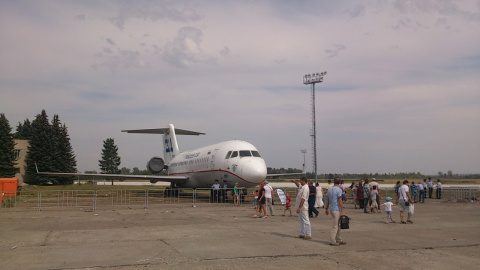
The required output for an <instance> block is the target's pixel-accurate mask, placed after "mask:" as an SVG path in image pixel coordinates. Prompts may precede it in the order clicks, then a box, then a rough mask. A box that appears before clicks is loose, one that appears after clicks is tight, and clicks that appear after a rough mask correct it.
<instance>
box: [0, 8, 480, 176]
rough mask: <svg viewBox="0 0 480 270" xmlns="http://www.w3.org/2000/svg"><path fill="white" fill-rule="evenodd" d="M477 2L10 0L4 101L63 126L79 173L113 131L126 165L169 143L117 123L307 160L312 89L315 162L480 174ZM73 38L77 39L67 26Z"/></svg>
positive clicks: (1, 75)
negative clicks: (316, 75) (313, 79)
mask: <svg viewBox="0 0 480 270" xmlns="http://www.w3.org/2000/svg"><path fill="white" fill-rule="evenodd" d="M479 14H480V6H479V5H478V3H475V2H467V1H463V2H451V1H395V2H383V1H380V2H379V1H365V2H362V3H361V4H359V3H351V2H348V1H335V2H324V1H319V2H312V3H308V4H305V5H304V4H298V3H293V2H291V1H277V2H275V4H272V3H271V2H258V1H226V2H205V3H203V2H201V3H200V2H199V3H192V2H188V1H187V2H184V1H161V2H158V1H140V2H139V1H135V2H119V1H101V2H86V3H82V5H79V4H78V3H76V2H58V3H57V2H55V3H54V4H53V3H51V2H48V1H35V2H18V1H11V2H8V3H7V2H6V3H4V4H3V5H2V9H0V23H1V25H4V26H6V25H8V26H12V27H4V28H3V30H2V31H0V39H1V40H2V50H0V58H1V59H2V61H1V62H0V108H2V112H3V113H5V114H6V116H7V118H8V119H9V121H10V123H17V122H23V120H24V119H25V118H30V119H32V118H33V117H34V116H35V115H36V114H38V113H39V112H40V111H41V110H42V109H46V110H47V113H48V114H49V115H50V116H52V115H53V114H59V115H60V117H61V119H62V121H63V122H65V123H66V124H67V126H68V127H69V131H70V136H71V139H72V145H73V147H74V151H75V154H76V156H77V159H78V164H79V169H80V170H82V171H83V170H95V169H97V165H98V164H97V163H98V162H97V161H98V159H99V158H100V157H99V153H100V151H101V147H102V141H103V140H105V139H106V138H110V137H114V138H115V141H116V143H117V144H118V146H119V149H120V153H121V155H122V161H123V163H122V166H126V167H130V168H131V167H143V164H144V163H145V161H146V160H148V158H150V157H151V156H155V155H158V154H159V153H160V152H161V144H159V143H158V140H159V138H158V137H156V136H146V137H145V136H143V137H139V136H132V135H131V134H129V135H127V134H123V133H120V130H122V129H130V128H132V129H134V128H155V127H163V126H165V125H167V124H168V123H174V124H175V125H176V126H177V127H179V128H184V129H192V130H199V131H202V132H206V133H207V135H206V136H202V137H195V138H192V137H180V138H179V141H180V147H181V149H183V150H187V149H191V148H195V147H198V146H202V145H208V144H212V143H216V142H218V141H222V140H228V139H244V140H248V141H250V142H252V143H253V144H254V145H256V146H257V147H258V148H259V150H260V151H261V154H262V155H263V157H264V158H265V160H266V162H267V165H268V166H270V167H286V168H288V167H297V168H300V167H301V164H302V163H303V154H302V153H301V152H300V151H299V150H300V149H307V150H308V152H309V153H308V154H307V157H308V158H309V160H307V170H311V152H312V151H311V150H310V149H311V137H310V131H311V128H312V126H311V107H310V106H311V95H310V93H311V90H310V87H309V86H307V85H303V83H302V76H303V75H304V74H306V73H312V72H322V71H327V72H328V75H326V76H325V79H324V82H323V83H321V84H317V85H316V113H317V114H316V119H317V140H318V143H317V145H318V156H319V163H318V164H319V170H320V171H321V172H332V173H334V172H359V173H361V172H373V173H374V172H400V171H420V172H423V173H436V172H437V171H439V170H442V171H447V170H453V172H454V173H456V172H459V173H461V172H464V173H472V172H477V173H478V160H480V156H479V155H480V154H479V153H480V145H479V141H478V137H480V126H479V125H478V124H476V123H480V111H479V110H480V108H479V106H478V104H480V93H479V90H478V86H479V85H480V79H479V77H478V74H479V71H480V55H479V53H478V48H479V46H480V37H479V35H477V33H478V29H479V27H480V25H479V24H480V20H478V15H479ZM72 33H73V34H72Z"/></svg>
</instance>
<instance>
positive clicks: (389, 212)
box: [383, 197, 396, 223]
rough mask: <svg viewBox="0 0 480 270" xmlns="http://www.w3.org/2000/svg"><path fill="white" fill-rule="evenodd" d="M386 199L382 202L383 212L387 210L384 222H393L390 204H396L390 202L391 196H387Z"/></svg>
mask: <svg viewBox="0 0 480 270" xmlns="http://www.w3.org/2000/svg"><path fill="white" fill-rule="evenodd" d="M386 200H387V201H386V202H385V203H384V204H383V205H385V212H387V220H386V221H385V223H390V222H391V223H395V221H393V219H392V206H395V205H396V204H394V203H392V202H391V200H392V198H390V197H387V198H386Z"/></svg>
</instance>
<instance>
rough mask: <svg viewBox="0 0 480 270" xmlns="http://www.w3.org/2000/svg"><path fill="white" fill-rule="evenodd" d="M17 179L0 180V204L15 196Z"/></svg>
mask: <svg viewBox="0 0 480 270" xmlns="http://www.w3.org/2000/svg"><path fill="white" fill-rule="evenodd" d="M17 189H18V178H0V203H3V201H4V200H5V197H12V196H15V195H16V194H17Z"/></svg>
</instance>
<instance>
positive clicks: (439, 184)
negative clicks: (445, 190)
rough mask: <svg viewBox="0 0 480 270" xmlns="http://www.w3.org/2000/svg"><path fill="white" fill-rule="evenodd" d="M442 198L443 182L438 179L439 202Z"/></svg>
mask: <svg viewBox="0 0 480 270" xmlns="http://www.w3.org/2000/svg"><path fill="white" fill-rule="evenodd" d="M441 198H442V182H440V179H437V200H439V199H441Z"/></svg>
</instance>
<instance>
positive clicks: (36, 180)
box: [25, 110, 58, 185]
mask: <svg viewBox="0 0 480 270" xmlns="http://www.w3.org/2000/svg"><path fill="white" fill-rule="evenodd" d="M54 153H55V142H54V136H53V130H52V126H51V125H50V123H49V122H48V116H47V113H46V112H45V110H42V113H40V114H38V115H37V116H36V117H35V120H33V121H32V125H31V136H30V138H29V146H28V149H27V157H26V158H25V162H26V164H27V170H26V171H27V174H28V175H29V176H30V177H31V178H30V179H31V180H32V183H33V184H36V185H46V184H55V183H56V182H57V180H56V179H55V177H52V176H48V175H39V174H37V172H36V168H35V162H37V161H38V168H39V170H40V171H45V172H58V170H57V169H56V167H55V158H54V157H53V155H54Z"/></svg>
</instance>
